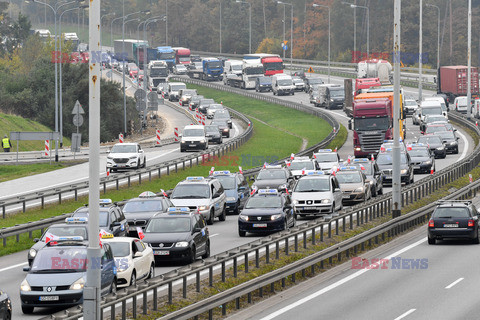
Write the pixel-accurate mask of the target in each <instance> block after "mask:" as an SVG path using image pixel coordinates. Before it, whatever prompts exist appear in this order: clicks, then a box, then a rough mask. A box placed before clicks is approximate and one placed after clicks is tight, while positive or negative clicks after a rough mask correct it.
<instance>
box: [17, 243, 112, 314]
mask: <svg viewBox="0 0 480 320" xmlns="http://www.w3.org/2000/svg"><path fill="white" fill-rule="evenodd" d="M100 250H101V251H100V255H101V261H100V263H99V265H98V266H97V267H98V268H101V287H100V292H101V294H102V295H105V294H108V293H111V292H116V291H117V285H116V276H117V268H116V266H115V261H114V260H113V253H112V249H111V248H110V245H109V244H103V245H102V248H101V249H100ZM87 264H88V261H87V244H86V243H85V242H84V240H83V238H82V237H72V238H64V239H58V240H57V241H51V242H49V243H48V244H47V246H45V247H44V248H43V249H41V250H39V251H38V253H37V256H36V257H35V260H33V263H32V266H31V267H24V268H23V270H24V271H26V272H28V274H27V276H26V277H25V280H23V281H22V283H21V284H20V300H21V303H22V312H23V313H25V314H30V313H32V312H33V310H34V308H35V307H54V306H55V307H68V306H74V305H78V304H82V303H83V287H84V286H85V283H86V276H87Z"/></svg>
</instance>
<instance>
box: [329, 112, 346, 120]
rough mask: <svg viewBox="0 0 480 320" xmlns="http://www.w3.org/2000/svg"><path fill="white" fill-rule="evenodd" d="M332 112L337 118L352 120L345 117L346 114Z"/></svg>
mask: <svg viewBox="0 0 480 320" xmlns="http://www.w3.org/2000/svg"><path fill="white" fill-rule="evenodd" d="M330 112H331V113H333V114H335V115H336V116H340V117H344V118H345V119H350V117H349V116H347V115H345V114H342V113H337V112H334V111H330Z"/></svg>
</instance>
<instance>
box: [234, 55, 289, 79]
mask: <svg viewBox="0 0 480 320" xmlns="http://www.w3.org/2000/svg"><path fill="white" fill-rule="evenodd" d="M243 60H244V61H245V60H249V62H251V63H261V64H262V65H263V70H264V75H266V76H273V75H274V74H278V73H283V69H284V66H283V60H282V58H280V55H278V54H272V53H251V54H245V55H244V56H243Z"/></svg>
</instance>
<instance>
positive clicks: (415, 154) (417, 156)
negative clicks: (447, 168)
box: [407, 143, 435, 173]
mask: <svg viewBox="0 0 480 320" xmlns="http://www.w3.org/2000/svg"><path fill="white" fill-rule="evenodd" d="M407 152H408V154H409V155H410V159H411V160H412V164H413V172H414V173H430V172H432V171H433V172H435V155H434V154H433V152H432V151H431V150H430V148H429V147H428V146H427V145H424V144H422V143H416V144H412V145H409V147H408V151H407Z"/></svg>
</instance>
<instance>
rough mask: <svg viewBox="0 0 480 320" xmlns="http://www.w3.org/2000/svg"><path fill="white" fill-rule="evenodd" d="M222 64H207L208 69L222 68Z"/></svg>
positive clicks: (212, 62)
mask: <svg viewBox="0 0 480 320" xmlns="http://www.w3.org/2000/svg"><path fill="white" fill-rule="evenodd" d="M221 67H222V62H221V61H209V62H207V68H221Z"/></svg>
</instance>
